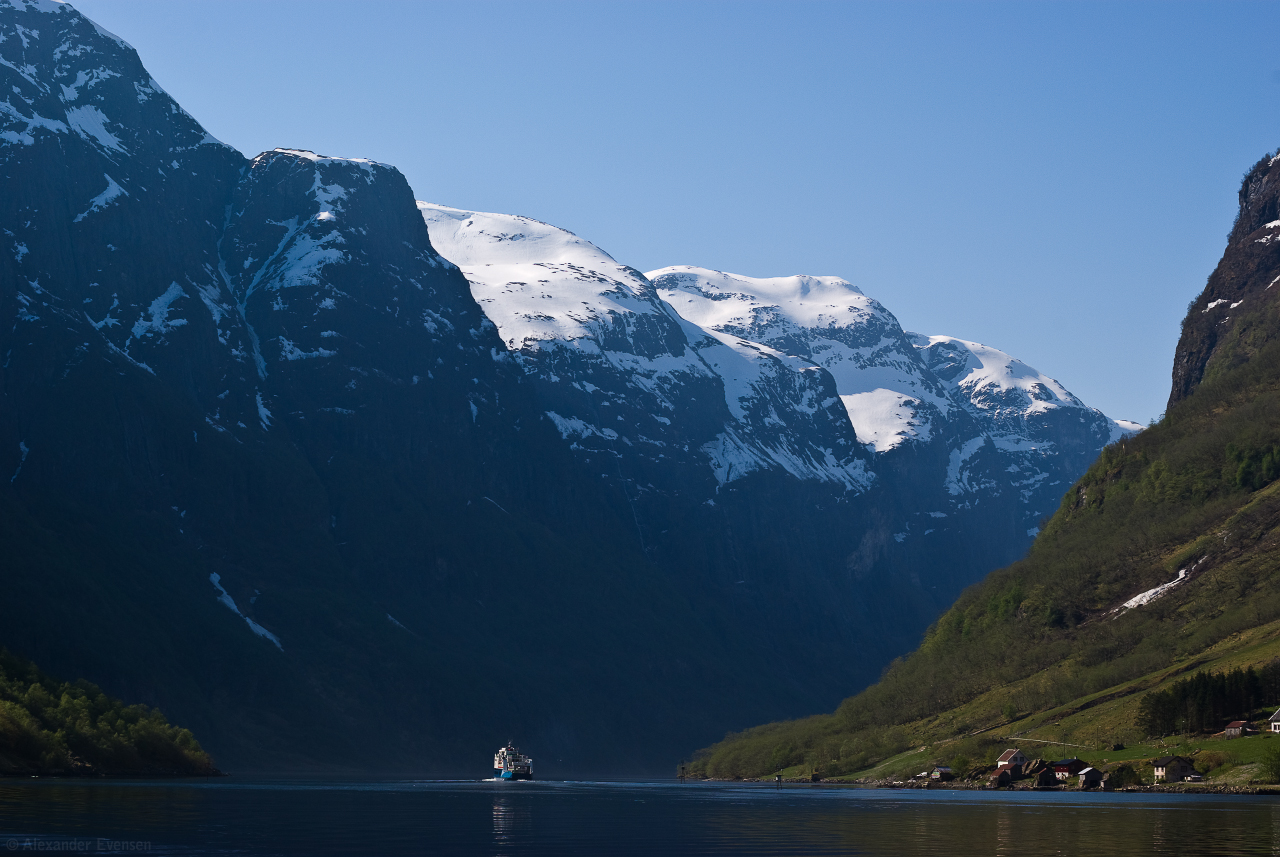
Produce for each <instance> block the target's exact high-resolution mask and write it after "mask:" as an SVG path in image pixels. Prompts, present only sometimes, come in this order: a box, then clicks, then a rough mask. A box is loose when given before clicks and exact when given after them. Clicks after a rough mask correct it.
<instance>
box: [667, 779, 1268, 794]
mask: <svg viewBox="0 0 1280 857" xmlns="http://www.w3.org/2000/svg"><path fill="white" fill-rule="evenodd" d="M690 779H693V778H690ZM693 781H694V782H700V783H760V784H762V785H770V784H775V783H776V781H775V780H772V779H761V778H747V779H727V778H726V779H721V778H717V777H708V778H705V779H694V780H693ZM781 784H782V785H786V786H828V787H830V786H848V787H852V788H862V789H885V790H889V791H904V790H915V791H963V792H1060V793H1064V794H1065V793H1073V794H1126V793H1128V794H1216V795H1275V796H1277V797H1280V784H1277V785H1270V784H1266V783H1256V784H1248V785H1230V784H1226V783H1221V784H1215V783H1204V784H1199V783H1155V784H1154V785H1138V786H1125V787H1124V788H1119V789H1110V790H1104V789H1100V788H1093V789H1082V788H1079V787H1073V786H1051V787H1048V788H1037V787H1035V786H1030V785H1026V786H1023V785H1017V786H1007V787H1005V788H993V787H991V786H989V785H984V784H981V783H970V782H963V781H956V780H950V781H947V782H937V781H934V780H925V781H920V780H916V781H905V780H903V781H899V780H841V779H819V780H811V779H805V778H801V777H790V778H787V779H784V780H782V783H781Z"/></svg>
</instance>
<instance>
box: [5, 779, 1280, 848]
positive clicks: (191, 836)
mask: <svg viewBox="0 0 1280 857" xmlns="http://www.w3.org/2000/svg"><path fill="white" fill-rule="evenodd" d="M107 851H114V852H116V853H131V852H132V853H139V852H141V853H149V854H175V855H317V857H323V855H392V857H396V855H450V854H459V855H462V854H465V855H473V854H479V855H508V854H511V855H519V854H536V855H544V854H545V855H562V854H563V855H579V854H582V855H586V854H590V855H597V854H599V855H605V854H607V855H630V854H733V855H738V854H741V855H765V854H788V855H790V854H866V855H916V854H919V855H926V854H927V855H930V857H936V855H939V854H959V855H1037V854H1089V855H1133V854H1181V855H1199V854H1204V855H1235V854H1276V855H1280V799H1277V798H1271V797H1244V796H1231V797H1215V796H1204V797H1193V796H1182V795H1144V794H1080V793H1075V794H1071V793H1045V792H963V791H954V792H949V791H931V792H927V791H885V790H866V789H841V788H821V787H818V788H810V787H804V786H799V787H788V788H784V789H782V790H776V789H774V788H773V787H772V786H752V785H728V784H686V785H677V784H669V783H587V782H564V783H553V782H535V783H494V782H438V781H432V782H376V783H374V782H366V783H350V782H348V783H343V782H316V781H308V782H276V781H271V782H268V781H237V780H234V779H232V780H218V781H210V782H180V783H154V782H145V783H143V782H136V783H135V782H128V783H120V782H109V783H106V782H88V783H86V782H74V781H73V782H66V781H49V780H22V781H0V855H3V854H5V853H27V852H32V853H34V852H59V853H68V852H80V853H106V852H107Z"/></svg>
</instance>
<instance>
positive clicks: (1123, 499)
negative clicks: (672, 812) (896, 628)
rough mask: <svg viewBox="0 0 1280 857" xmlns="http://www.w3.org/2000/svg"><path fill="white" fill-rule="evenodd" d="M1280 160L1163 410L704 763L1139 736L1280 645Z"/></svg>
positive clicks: (1200, 303) (825, 759)
mask: <svg viewBox="0 0 1280 857" xmlns="http://www.w3.org/2000/svg"><path fill="white" fill-rule="evenodd" d="M1277 161H1280V157H1275V156H1271V155H1268V156H1266V157H1264V158H1263V159H1262V160H1261V161H1259V162H1258V164H1256V165H1255V166H1254V167H1253V168H1252V169H1251V170H1250V171H1249V172H1248V173H1247V174H1246V176H1245V180H1244V183H1243V187H1242V189H1241V213H1240V216H1239V218H1238V219H1237V222H1236V224H1235V226H1234V228H1233V230H1232V233H1231V235H1230V237H1229V240H1228V247H1227V250H1226V253H1225V254H1224V256H1223V259H1222V262H1221V263H1220V264H1219V266H1218V269H1217V270H1216V271H1215V272H1214V274H1213V276H1212V277H1211V278H1210V281H1209V284H1208V286H1207V287H1206V289H1205V292H1204V294H1202V295H1201V296H1200V297H1199V298H1197V299H1196V300H1195V301H1193V302H1192V304H1191V306H1190V307H1189V308H1188V315H1187V320H1186V321H1185V322H1184V325H1183V336H1182V341H1181V342H1180V344H1179V348H1178V353H1177V355H1176V356H1175V373H1174V377H1175V387H1174V395H1173V396H1172V398H1171V404H1170V407H1169V410H1168V412H1167V414H1166V415H1165V416H1164V418H1163V419H1161V420H1160V421H1159V423H1158V424H1155V425H1153V426H1152V427H1150V428H1148V429H1147V430H1146V431H1144V432H1142V433H1141V434H1140V435H1137V436H1135V437H1131V438H1127V439H1124V440H1121V441H1118V442H1117V443H1114V444H1112V445H1111V446H1109V447H1107V448H1106V449H1104V450H1103V453H1102V455H1101V457H1100V458H1099V459H1098V461H1097V462H1096V463H1095V464H1094V465H1093V467H1091V468H1090V469H1089V471H1088V472H1087V473H1086V474H1085V476H1084V477H1083V478H1081V479H1080V481H1079V482H1078V483H1077V484H1076V485H1075V486H1073V487H1072V488H1071V489H1070V490H1069V491H1068V492H1067V494H1066V496H1065V497H1064V498H1063V500H1062V504H1061V506H1060V508H1059V509H1058V511H1057V513H1056V514H1055V515H1054V516H1053V518H1052V519H1051V521H1050V522H1049V523H1048V524H1047V526H1046V527H1045V529H1044V531H1043V533H1041V535H1040V536H1039V538H1038V539H1037V540H1036V542H1035V544H1034V546H1033V547H1032V549H1031V552H1030V553H1029V555H1028V556H1027V557H1026V558H1025V559H1023V560H1022V561H1020V562H1017V563H1015V564H1013V565H1011V566H1009V567H1007V568H1004V569H1001V570H999V571H996V572H994V573H992V574H991V575H990V576H989V577H988V578H987V579H986V580H985V581H983V582H982V583H981V584H979V585H977V586H974V587H972V588H971V589H969V590H968V591H966V592H965V593H964V594H963V595H962V596H961V598H960V599H959V600H958V601H957V602H956V604H955V605H954V606H953V607H952V608H951V609H950V610H948V611H947V612H946V613H945V614H944V615H943V616H942V617H941V618H940V619H939V620H938V621H937V622H936V623H935V624H934V625H933V626H932V627H931V628H930V629H929V631H928V633H927V634H926V636H925V638H924V640H923V642H922V644H921V645H920V648H919V649H918V650H917V651H915V652H914V653H913V654H911V655H910V656H908V657H906V658H904V659H899V660H897V661H895V662H894V663H893V664H892V665H891V666H890V667H889V669H888V670H887V671H886V672H885V675H884V676H883V678H882V679H881V681H880V682H879V683H878V684H876V685H874V686H872V687H870V688H868V689H867V690H866V691H864V692H863V693H860V694H858V695H857V696H854V697H851V698H849V699H847V700H845V702H844V703H842V704H841V706H840V707H839V709H838V710H837V711H836V712H835V713H834V714H831V715H824V716H817V717H812V718H809V719H807V720H803V721H794V722H790V723H779V724H772V725H769V726H763V727H758V728H756V729H752V730H749V731H747V732H744V733H741V734H738V735H732V736H729V737H728V738H727V739H726V740H725V741H723V742H721V743H720V744H717V745H715V746H714V747H712V748H709V749H708V750H705V751H703V752H702V753H701V754H700V756H699V759H698V760H697V762H696V764H695V769H696V770H697V771H699V772H701V773H704V774H706V775H709V776H760V775H765V774H768V773H770V772H772V771H774V770H778V769H781V768H785V767H788V766H793V765H798V764H807V765H811V766H813V767H814V768H820V769H822V771H823V772H824V773H826V774H828V775H832V774H842V773H850V772H853V771H857V770H861V769H865V768H869V767H870V766H872V765H874V764H876V763H878V762H881V761H883V760H885V759H888V758H890V757H893V756H894V755H895V754H898V753H900V752H901V751H903V750H905V749H907V748H908V747H912V746H916V745H931V744H937V743H939V742H941V743H944V744H945V743H947V742H958V741H961V739H963V740H964V741H967V742H968V744H967V749H966V753H972V752H977V753H979V754H981V753H985V752H989V750H990V749H991V748H992V747H995V746H997V745H998V744H999V742H1000V741H1001V740H1002V739H1003V737H1004V736H1007V735H1010V734H1022V735H1026V734H1040V735H1042V738H1041V739H1038V740H1046V741H1047V740H1053V741H1062V742H1071V741H1079V742H1080V743H1081V744H1082V745H1084V744H1085V742H1086V741H1088V740H1093V741H1096V740H1098V739H1099V737H1100V736H1106V735H1112V736H1120V735H1129V736H1137V735H1139V734H1140V733H1141V732H1142V731H1143V726H1144V725H1145V726H1147V727H1150V728H1155V727H1153V726H1152V724H1151V721H1150V720H1149V719H1148V720H1146V721H1143V720H1142V713H1141V712H1140V710H1139V709H1140V705H1141V702H1142V699H1143V697H1144V694H1145V692H1148V691H1150V690H1152V689H1156V688H1162V687H1170V686H1171V685H1172V683H1173V682H1175V681H1177V680H1180V679H1184V678H1186V676H1187V674H1189V673H1192V672H1194V671H1197V670H1201V671H1203V670H1202V668H1205V667H1208V668H1209V669H1208V672H1213V671H1214V670H1225V669H1243V668H1247V667H1250V666H1254V665H1262V664H1265V663H1267V662H1269V661H1270V660H1272V659H1274V657H1275V656H1276V654H1277V651H1276V645H1275V644H1274V643H1275V641H1276V640H1277V639H1280V622H1278V621H1277V620H1280V483H1277V482H1276V479H1277V477H1278V476H1280V341H1278V340H1277V334H1278V333H1280V320H1278V318H1280V316H1278V315H1277V307H1278V306H1280V290H1272V289H1271V286H1272V285H1274V284H1275V283H1276V282H1277V281H1278V280H1280V245H1278V244H1277V243H1275V242H1274V241H1273V239H1274V238H1275V237H1276V235H1277V233H1280V219H1278V216H1277V215H1276V200H1277V190H1278V188H1277V185H1278V184H1280V167H1277V166H1276V164H1277ZM1220 308H1221V309H1222V310H1225V311H1224V312H1220V311H1219V309H1220ZM1215 313H1216V315H1215V316H1214V318H1215V322H1214V324H1213V325H1212V326H1211V328H1212V330H1211V333H1210V334H1206V332H1205V331H1206V325H1205V324H1204V321H1203V319H1204V317H1206V316H1208V315H1214V314H1215ZM1228 313H1230V314H1228ZM1188 367H1190V368H1188ZM1189 373H1190V374H1189ZM1192 376H1194V377H1192ZM1263 701H1264V700H1263V699H1262V698H1259V699H1258V700H1257V703H1258V704H1261V703H1262V702H1263ZM1104 703H1106V705H1103V704H1104ZM1148 708H1150V705H1149V706H1148ZM1104 710H1105V712H1106V713H1105V716H1104ZM1081 712H1087V713H1084V714H1082V713H1081ZM1251 713H1252V712H1251ZM1159 725H1166V724H1163V723H1162V724H1159ZM1202 725H1205V726H1206V728H1207V724H1202ZM1221 726H1222V724H1216V728H1219V729H1220V728H1221ZM1036 729H1041V730H1046V729H1047V730H1049V732H1050V733H1052V736H1051V738H1044V737H1043V734H1045V733H1043V732H1042V733H1034V732H1033V731H1032V730H1036ZM979 736H986V737H985V738H980V737H979ZM1033 740H1037V739H1033ZM988 745H989V746H988ZM949 752H952V751H949V750H941V749H940V750H938V754H939V755H940V757H946V754H947V753H949Z"/></svg>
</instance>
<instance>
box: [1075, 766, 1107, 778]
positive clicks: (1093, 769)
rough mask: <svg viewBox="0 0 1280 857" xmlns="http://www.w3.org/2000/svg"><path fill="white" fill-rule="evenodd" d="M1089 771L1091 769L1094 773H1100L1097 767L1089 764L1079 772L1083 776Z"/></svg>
mask: <svg viewBox="0 0 1280 857" xmlns="http://www.w3.org/2000/svg"><path fill="white" fill-rule="evenodd" d="M1090 771H1093V772H1094V773H1095V774H1100V773H1102V771H1099V770H1098V769H1097V768H1095V767H1093V766H1092V765H1090V766H1089V767H1087V768H1085V769H1084V770H1083V771H1081V772H1080V776H1082V777H1083V776H1084V775H1085V774H1087V773H1089V772H1090Z"/></svg>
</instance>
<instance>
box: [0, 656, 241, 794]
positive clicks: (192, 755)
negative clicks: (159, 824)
mask: <svg viewBox="0 0 1280 857" xmlns="http://www.w3.org/2000/svg"><path fill="white" fill-rule="evenodd" d="M217 773H218V770H217V769H216V768H214V766H213V762H212V760H211V759H210V758H209V755H208V754H207V753H205V752H204V751H203V750H201V749H200V744H199V743H198V742H197V741H196V739H195V737H194V736H192V734H191V733H190V732H188V731H187V730H186V729H181V728H179V727H177V726H172V725H170V724H169V722H168V721H167V720H165V718H164V715H163V714H161V713H160V712H159V711H156V710H155V709H149V708H147V707H146V706H144V705H125V704H124V703H122V702H121V701H120V700H118V699H112V698H110V697H108V696H107V695H106V694H104V693H103V692H102V691H100V690H99V689H98V688H96V687H95V686H93V685H92V684H89V683H88V682H84V681H80V682H76V683H74V684H70V683H67V682H59V681H57V680H55V679H52V678H50V677H49V676H47V675H45V674H44V673H42V672H40V670H39V669H37V668H36V666H35V665H34V664H32V663H30V662H28V661H24V660H22V659H21V658H17V657H15V656H14V655H11V654H10V653H9V652H8V651H6V650H4V649H0V775H6V774H7V775H33V774H34V775H49V774H53V775H72V776H175V775H178V776H206V775H209V774H217Z"/></svg>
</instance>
